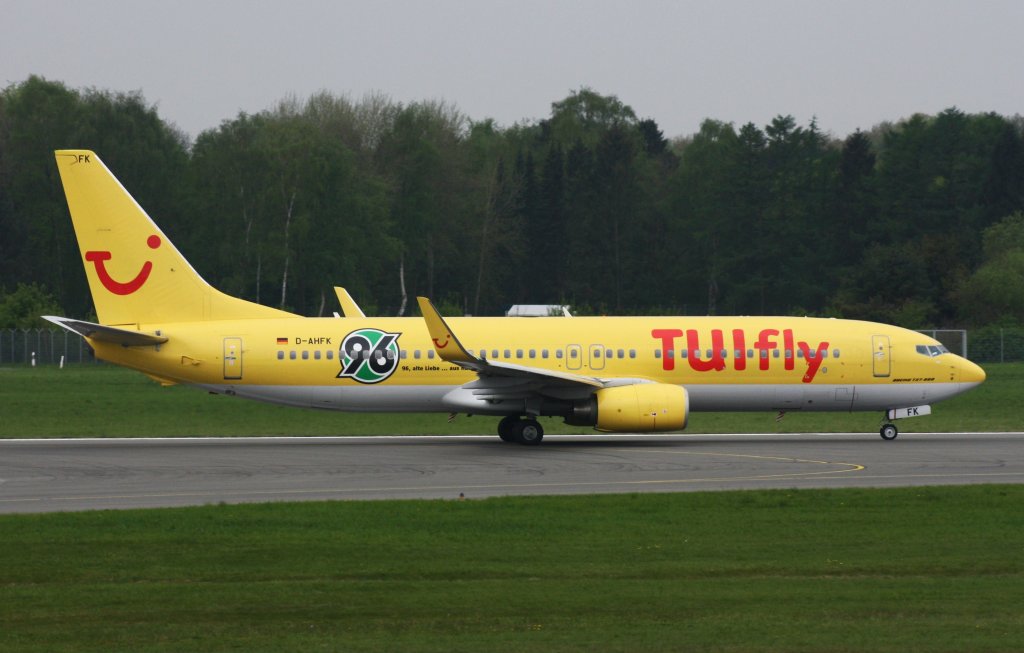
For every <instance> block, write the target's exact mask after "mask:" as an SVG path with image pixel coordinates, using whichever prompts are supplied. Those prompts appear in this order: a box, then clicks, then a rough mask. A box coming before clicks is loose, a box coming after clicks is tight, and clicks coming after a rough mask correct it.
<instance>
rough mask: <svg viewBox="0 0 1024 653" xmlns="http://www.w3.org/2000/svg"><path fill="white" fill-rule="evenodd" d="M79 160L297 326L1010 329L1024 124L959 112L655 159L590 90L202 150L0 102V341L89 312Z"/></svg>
mask: <svg viewBox="0 0 1024 653" xmlns="http://www.w3.org/2000/svg"><path fill="white" fill-rule="evenodd" d="M62 148H83V149H92V150H95V151H96V152H98V153H99V155H100V156H101V157H102V158H103V160H104V162H105V163H106V164H107V166H108V167H109V168H110V169H111V170H112V171H113V172H114V174H115V175H117V176H118V178H119V179H120V180H121V182H122V183H123V184H124V186H125V187H126V188H127V189H128V190H129V192H131V193H132V194H133V196H134V197H135V198H136V200H138V202H139V203H140V204H141V205H142V206H143V207H144V208H145V209H146V210H147V212H149V214H150V215H151V216H152V217H153V218H154V220H155V221H156V222H157V223H158V224H159V225H160V226H161V228H162V229H163V230H164V231H165V232H166V233H167V234H168V236H169V237H170V238H171V239H172V240H173V241H174V242H175V243H176V244H177V245H178V247H179V249H181V250H182V251H183V253H184V254H185V255H186V257H187V258H189V260H190V261H191V262H192V263H193V265H194V266H195V267H196V269H197V270H198V271H199V272H200V274H202V275H203V277H204V278H206V279H207V281H209V282H210V283H212V284H213V285H214V286H216V287H218V288H220V289H221V290H223V291H225V292H227V293H230V294H234V295H238V296H241V297H244V298H247V299H250V300H253V301H258V302H260V303H263V304H267V305H270V306H275V307H281V308H284V309H286V310H291V311H295V312H297V313H301V314H305V315H330V314H331V312H332V311H334V310H336V309H337V307H336V306H335V299H334V296H333V291H332V286H334V285H344V286H346V287H348V288H349V290H350V292H351V293H352V294H353V296H354V297H355V298H356V300H357V301H358V302H360V304H361V305H363V307H364V310H365V311H366V312H367V314H368V315H373V314H377V315H395V314H409V313H410V312H411V311H412V310H413V309H412V308H411V307H412V306H415V303H414V302H411V301H410V298H412V297H415V296H416V295H427V296H430V297H432V298H434V299H435V301H437V302H438V303H439V304H440V305H441V306H442V307H443V310H445V311H447V312H449V313H451V314H462V313H468V314H474V315H498V314H501V313H502V312H503V311H504V310H505V309H506V308H507V307H508V306H509V305H510V304H513V303H551V304H556V303H557V304H569V305H572V306H573V307H575V309H576V310H577V311H578V312H581V313H589V314H678V315H702V314H719V315H725V314H800V315H803V314H807V315H811V314H814V315H830V316H837V317H847V318H863V319H871V320H878V321H883V322H888V323H895V324H901V325H904V326H909V327H931V326H946V325H969V326H974V325H987V324H997V323H1006V324H1021V323H1024V120H1022V119H1021V118H1020V117H1019V116H1014V117H1004V116H1000V115H997V114H994V113H986V114H965V113H964V112H962V111H959V110H957V109H955V108H950V109H947V110H945V111H942V112H941V113H939V114H937V115H933V116H929V115H914V116H912V117H910V118H906V119H903V120H900V121H898V122H894V123H884V124H881V125H877V126H875V127H873V128H872V129H871V130H870V131H856V132H854V133H853V134H850V135H848V136H846V137H845V138H842V139H840V138H836V137H834V136H832V135H830V134H827V133H823V132H822V131H821V130H820V129H819V128H818V126H817V124H816V122H815V121H813V120H812V121H811V122H810V123H809V124H807V125H799V124H797V123H796V121H795V120H794V119H793V118H792V117H791V116H781V115H780V116H778V117H776V118H774V119H773V120H772V121H771V122H770V123H769V124H768V125H765V126H763V127H759V126H757V125H754V124H753V123H747V124H744V125H741V126H739V127H736V126H735V125H733V124H730V123H725V122H721V121H717V120H713V119H708V120H705V121H704V122H703V124H702V125H701V126H700V131H699V132H697V133H696V134H693V135H691V136H688V137H684V138H676V139H674V140H671V141H670V140H668V139H666V138H665V136H664V134H663V133H662V131H661V130H660V128H659V127H658V125H657V123H656V122H655V121H654V120H652V119H649V118H648V119H641V118H639V117H638V116H637V115H636V113H635V112H634V110H633V109H632V108H631V107H630V106H628V105H627V104H625V103H623V102H622V101H620V100H619V99H618V98H617V97H615V96H611V95H601V94H599V93H597V92H595V91H593V90H591V89H587V88H583V89H580V90H578V91H575V92H572V93H571V94H570V95H568V96H567V97H566V98H564V99H562V100H559V101H556V102H553V103H552V105H551V114H550V116H548V117H546V118H544V119H541V120H537V121H533V122H526V123H520V124H516V125H512V126H508V127H501V126H498V125H496V124H495V123H494V122H493V121H492V120H479V121H477V120H473V119H471V118H470V117H468V116H466V115H464V114H462V113H461V112H460V111H459V110H458V109H457V107H455V106H453V105H451V104H448V103H445V102H441V101H429V102H413V103H408V104H404V103H400V102H395V101H393V100H392V99H390V98H388V97H387V96H384V95H379V94H372V95H367V96H365V97H363V98H361V99H359V100H352V99H350V98H348V97H345V96H338V95H334V94H331V93H328V92H321V93H317V94H315V95H312V96H311V97H309V98H305V99H298V98H288V99H285V100H282V101H281V102H279V103H278V104H277V105H276V106H274V107H273V108H270V109H267V110H265V111H262V112H259V113H255V114H247V113H240V114H239V115H238V116H237V117H235V118H234V119H231V120H226V121H224V122H223V123H221V124H220V125H219V126H217V127H215V128H211V129H208V130H206V131H204V132H202V133H201V134H199V135H198V136H197V137H196V138H195V140H194V142H191V140H190V139H189V138H188V137H187V136H186V135H184V134H183V133H182V132H180V131H179V130H178V129H176V128H175V127H174V126H173V125H171V124H168V123H167V122H165V121H163V120H162V119H161V118H160V116H159V115H158V113H157V111H156V108H155V107H153V106H151V105H149V104H147V102H146V101H145V99H144V97H143V96H142V95H141V94H140V93H120V92H112V91H107V90H97V89H85V90H76V89H70V88H67V87H66V86H65V85H64V84H61V83H59V82H54V81H49V80H45V79H42V78H39V77H30V78H29V79H27V80H25V81H23V82H20V83H16V84H12V85H10V86H8V87H7V88H6V89H4V90H3V91H2V93H0V293H2V297H0V322H5V325H11V326H14V325H15V323H16V322H18V321H19V320H24V319H27V318H25V316H24V315H23V314H24V313H25V312H27V311H36V310H42V309H44V308H45V309H46V310H47V312H58V313H63V314H66V315H70V316H75V317H88V316H89V315H91V313H92V304H91V299H90V298H89V294H88V290H87V286H86V281H85V274H84V270H83V266H82V264H81V259H80V255H79V252H78V249H77V245H76V241H75V237H74V232H73V230H72V228H71V222H70V220H69V219H68V216H67V206H66V204H65V201H64V196H63V191H62V189H61V187H60V181H59V176H58V174H57V170H56V165H55V163H54V160H53V150H55V149H62Z"/></svg>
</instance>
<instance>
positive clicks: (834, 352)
mask: <svg viewBox="0 0 1024 653" xmlns="http://www.w3.org/2000/svg"><path fill="white" fill-rule="evenodd" d="M832 358H839V350H838V349H833V350H832Z"/></svg>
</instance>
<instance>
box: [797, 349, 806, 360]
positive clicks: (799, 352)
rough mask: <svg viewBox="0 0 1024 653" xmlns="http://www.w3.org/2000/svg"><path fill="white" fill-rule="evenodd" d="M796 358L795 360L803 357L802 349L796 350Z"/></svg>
mask: <svg viewBox="0 0 1024 653" xmlns="http://www.w3.org/2000/svg"><path fill="white" fill-rule="evenodd" d="M796 357H797V358H803V357H804V350H803V349H797V350H796Z"/></svg>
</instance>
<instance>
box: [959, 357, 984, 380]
mask: <svg viewBox="0 0 1024 653" xmlns="http://www.w3.org/2000/svg"><path fill="white" fill-rule="evenodd" d="M984 380H985V370H983V369H981V367H980V366H978V365H976V364H974V363H972V362H971V361H969V360H966V359H965V360H963V361H962V362H961V363H960V383H970V384H971V385H977V384H979V383H981V382H982V381H984Z"/></svg>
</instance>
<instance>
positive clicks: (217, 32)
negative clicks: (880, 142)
mask: <svg viewBox="0 0 1024 653" xmlns="http://www.w3.org/2000/svg"><path fill="white" fill-rule="evenodd" d="M1022 33H1024V1H1022V0H988V1H986V0H973V1H970V2H968V1H962V2H951V1H946V0H928V1H925V0H913V1H900V0H885V1H878V0H856V1H853V2H832V1H827V0H818V1H800V0H786V1H768V0H747V1H743V0H717V1H709V2H683V1H679V2H655V1H642V0H634V1H632V2H628V3H626V2H614V3H613V2H557V1H554V0H548V1H546V2H537V1H534V0H516V1H515V2H489V1H486V0H476V1H471V0H467V1H454V0H447V1H445V0H430V1H427V0H423V1H412V0H409V1H380V0H362V1H359V2H341V1H330V0H278V1H273V2H271V1H247V2H242V1H239V0H233V1H224V2H218V1H216V0H205V1H195V0H162V1H161V2H151V1H148V0H133V1H123V0H74V1H64V0H25V1H19V0H0V85H3V86H6V85H7V84H10V83H16V82H20V81H23V80H24V79H26V78H27V77H28V76H29V75H30V74H38V75H42V76H44V77H46V78H47V79H51V80H59V81H63V82H64V83H66V84H67V85H69V86H71V87H73V88H82V87H97V88H101V89H109V90H115V91H132V90H141V91H142V93H143V95H144V96H145V98H146V99H147V101H148V102H150V103H151V104H155V105H156V106H157V107H158V110H159V113H160V115H161V116H162V117H163V118H164V119H165V120H167V121H169V122H172V123H175V124H176V125H177V126H178V127H180V128H181V129H183V130H184V131H186V132H188V133H189V134H190V135H192V136H193V137H194V136H195V135H196V134H198V133H199V132H201V131H203V130H205V129H210V128H214V127H217V126H218V125H219V124H220V122H221V121H223V120H226V119H231V118H233V117H234V116H236V115H237V114H238V112H239V111H245V112H248V113H255V112H258V111H261V110H263V109H267V108H270V107H272V106H273V105H274V104H275V103H276V102H277V101H278V100H280V99H282V98H284V97H285V96H287V95H289V94H294V95H297V96H298V97H300V98H305V97H306V96H308V95H309V94H310V93H312V92H315V91H317V90H321V89H326V90H328V91H331V92H332V93H335V94H339V95H341V94H347V95H348V96H349V97H351V98H353V99H358V98H360V97H361V96H362V95H363V94H365V93H367V92H370V91H379V92H383V93H385V94H387V95H389V96H390V97H392V98H393V99H394V100H396V101H401V102H409V101H414V100H423V99H443V100H446V101H449V102H451V103H453V104H454V105H455V106H456V107H458V108H459V109H460V110H461V111H462V112H463V113H465V114H467V115H468V116H469V117H470V118H471V119H473V120H482V119H484V118H494V119H495V120H496V121H497V122H498V123H499V124H501V125H503V126H508V125H511V124H513V123H515V122H517V121H524V120H525V121H535V120H538V119H541V118H544V117H547V116H548V115H549V113H550V108H551V103H552V102H554V101H557V100H561V99H563V98H565V97H566V96H567V95H568V94H569V93H570V92H571V91H572V90H575V89H578V88H580V87H582V86H589V87H591V88H593V89H594V90H596V91H598V92H599V93H602V94H610V95H617V96H618V97H619V99H620V100H622V101H623V102H625V103H626V104H628V105H630V106H632V107H633V109H634V110H635V111H636V113H637V115H638V116H639V117H640V118H653V119H654V120H655V121H657V123H658V124H659V125H660V126H661V128H662V130H663V131H664V132H665V135H666V136H667V137H673V136H682V135H688V134H691V133H693V132H695V131H697V129H698V128H699V126H700V123H701V121H702V120H703V119H704V118H708V117H710V118H716V119H719V120H724V121H728V122H734V123H736V124H737V125H739V124H742V123H746V122H749V121H752V122H754V123H756V124H758V125H762V126H763V125H764V124H766V123H767V122H768V121H770V120H771V118H772V117H774V116H776V115H778V114H792V115H793V116H794V117H796V119H797V121H798V122H799V123H800V124H801V125H806V124H807V122H809V121H810V119H811V118H812V117H813V116H816V117H817V119H818V125H819V126H820V127H821V128H822V129H823V130H825V131H830V132H832V133H833V134H834V135H836V136H838V137H843V136H845V135H847V134H848V133H850V132H852V131H853V130H854V129H856V128H858V127H859V128H862V129H869V128H871V127H872V126H873V125H875V124H877V123H879V122H881V121H883V120H897V119H899V118H902V117H906V116H909V115H911V114H913V113H915V112H924V113H936V112H938V111H941V110H942V109H944V108H947V107H950V106H954V105H955V106H957V107H959V108H960V109H962V110H964V111H967V112H972V113H973V112H981V111H996V112H998V113H1001V114H1004V115H1014V114H1018V113H1024V45H1022V42H1021V34H1022Z"/></svg>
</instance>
